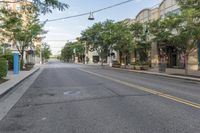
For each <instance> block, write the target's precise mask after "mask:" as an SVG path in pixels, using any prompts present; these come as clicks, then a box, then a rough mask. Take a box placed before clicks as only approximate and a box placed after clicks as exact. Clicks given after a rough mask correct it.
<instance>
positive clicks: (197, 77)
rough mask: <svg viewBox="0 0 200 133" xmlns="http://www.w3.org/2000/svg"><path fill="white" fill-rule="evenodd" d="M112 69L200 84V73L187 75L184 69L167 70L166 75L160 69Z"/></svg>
mask: <svg viewBox="0 0 200 133" xmlns="http://www.w3.org/2000/svg"><path fill="white" fill-rule="evenodd" d="M110 69H118V70H124V71H131V72H137V73H144V74H152V75H158V76H165V77H170V78H179V79H186V80H193V81H198V82H200V71H188V75H185V70H184V69H171V68H167V69H166V72H165V73H160V72H159V71H158V68H155V69H149V70H132V69H122V68H110Z"/></svg>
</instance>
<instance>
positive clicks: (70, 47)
mask: <svg viewBox="0 0 200 133" xmlns="http://www.w3.org/2000/svg"><path fill="white" fill-rule="evenodd" d="M84 54H85V48H84V45H83V44H82V43H81V42H79V41H77V42H69V43H66V44H65V47H64V48H63V49H62V50H61V59H62V60H64V61H66V62H70V61H71V60H73V58H74V57H75V56H76V57H78V60H79V61H84V56H85V55H84Z"/></svg>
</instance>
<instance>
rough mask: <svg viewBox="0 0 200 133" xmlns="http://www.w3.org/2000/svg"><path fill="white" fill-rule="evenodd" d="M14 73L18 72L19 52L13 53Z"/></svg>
mask: <svg viewBox="0 0 200 133" xmlns="http://www.w3.org/2000/svg"><path fill="white" fill-rule="evenodd" d="M13 65H14V66H13V69H14V74H19V69H20V68H19V53H14V63H13Z"/></svg>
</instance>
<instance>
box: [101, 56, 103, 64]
mask: <svg viewBox="0 0 200 133" xmlns="http://www.w3.org/2000/svg"><path fill="white" fill-rule="evenodd" d="M101 66H103V58H101Z"/></svg>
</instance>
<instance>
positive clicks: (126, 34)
mask: <svg viewBox="0 0 200 133" xmlns="http://www.w3.org/2000/svg"><path fill="white" fill-rule="evenodd" d="M114 33H115V38H116V40H115V43H114V44H115V45H114V46H113V48H114V50H116V51H119V55H120V64H121V63H122V61H123V63H124V64H125V65H126V64H127V60H128V59H127V58H128V55H129V54H130V52H131V51H132V50H133V48H134V47H133V46H134V45H133V36H132V34H131V32H130V30H129V27H128V26H127V24H125V23H123V22H118V23H116V26H115V31H114Z"/></svg>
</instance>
